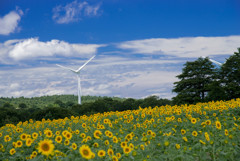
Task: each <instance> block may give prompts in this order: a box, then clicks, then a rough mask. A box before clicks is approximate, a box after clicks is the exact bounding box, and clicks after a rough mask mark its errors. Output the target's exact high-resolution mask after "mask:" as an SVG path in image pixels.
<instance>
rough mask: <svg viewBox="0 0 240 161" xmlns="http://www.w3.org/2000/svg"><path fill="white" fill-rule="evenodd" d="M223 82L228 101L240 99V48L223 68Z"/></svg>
mask: <svg viewBox="0 0 240 161" xmlns="http://www.w3.org/2000/svg"><path fill="white" fill-rule="evenodd" d="M220 73H221V76H222V78H221V82H222V84H223V86H224V89H225V92H226V95H227V99H234V98H239V97H240V48H238V52H234V54H233V55H232V56H230V57H229V58H228V59H227V60H226V62H225V63H224V64H223V65H222V68H221V72H220Z"/></svg>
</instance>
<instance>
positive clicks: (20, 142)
mask: <svg viewBox="0 0 240 161" xmlns="http://www.w3.org/2000/svg"><path fill="white" fill-rule="evenodd" d="M16 144H17V147H18V148H20V147H22V145H23V143H22V141H21V140H18V141H17V143H16Z"/></svg>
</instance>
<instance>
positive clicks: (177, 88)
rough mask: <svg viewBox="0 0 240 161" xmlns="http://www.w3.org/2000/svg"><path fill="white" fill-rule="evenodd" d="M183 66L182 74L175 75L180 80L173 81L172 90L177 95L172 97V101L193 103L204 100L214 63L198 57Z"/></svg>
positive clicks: (213, 70)
mask: <svg viewBox="0 0 240 161" xmlns="http://www.w3.org/2000/svg"><path fill="white" fill-rule="evenodd" d="M184 66H185V67H184V68H183V69H182V74H180V75H178V76H177V78H178V79H180V81H178V82H175V83H174V88H173V92H175V93H177V96H176V97H174V98H173V103H174V104H186V103H187V104H193V103H197V102H204V101H206V96H207V94H208V92H209V91H210V88H209V85H210V84H211V83H212V82H213V81H214V77H215V74H216V70H215V68H214V65H213V64H212V62H210V61H209V59H208V58H198V59H197V60H196V61H194V62H187V63H185V64H184Z"/></svg>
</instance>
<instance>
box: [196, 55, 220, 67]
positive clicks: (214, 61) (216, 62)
mask: <svg viewBox="0 0 240 161" xmlns="http://www.w3.org/2000/svg"><path fill="white" fill-rule="evenodd" d="M201 57H202V58H204V59H205V58H206V57H205V56H201ZM208 59H209V60H210V61H211V62H213V63H215V64H217V65H219V66H222V65H223V63H219V62H218V61H216V60H213V59H210V58H208Z"/></svg>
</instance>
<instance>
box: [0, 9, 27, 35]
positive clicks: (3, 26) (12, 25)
mask: <svg viewBox="0 0 240 161" xmlns="http://www.w3.org/2000/svg"><path fill="white" fill-rule="evenodd" d="M22 15H23V12H22V10H20V9H17V10H16V11H11V12H9V13H8V14H6V15H5V16H3V17H0V35H9V34H10V33H13V32H15V31H16V29H17V28H18V23H19V21H20V20H21V16H22Z"/></svg>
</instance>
